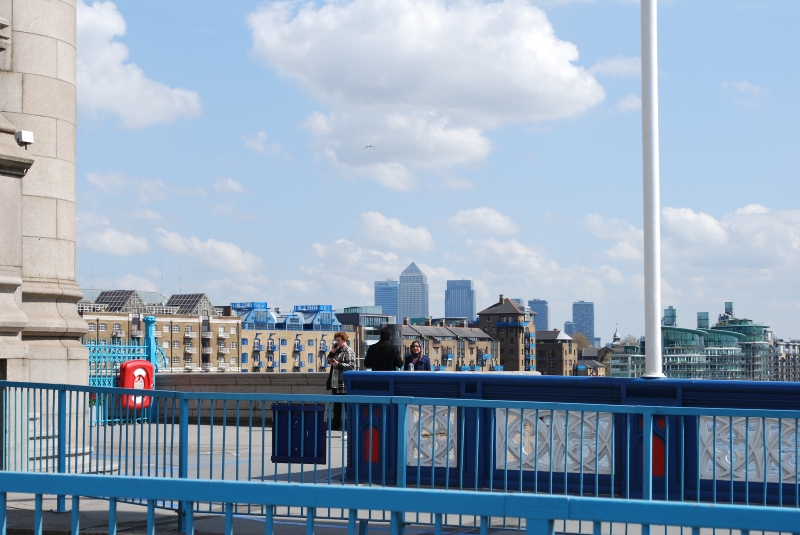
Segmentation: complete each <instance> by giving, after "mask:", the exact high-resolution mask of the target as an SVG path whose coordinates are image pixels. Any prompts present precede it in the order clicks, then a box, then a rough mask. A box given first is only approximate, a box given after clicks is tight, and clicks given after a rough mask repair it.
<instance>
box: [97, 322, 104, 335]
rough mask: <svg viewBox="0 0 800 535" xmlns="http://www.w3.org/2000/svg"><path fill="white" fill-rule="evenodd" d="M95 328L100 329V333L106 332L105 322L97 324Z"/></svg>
mask: <svg viewBox="0 0 800 535" xmlns="http://www.w3.org/2000/svg"><path fill="white" fill-rule="evenodd" d="M97 330H98V331H100V332H101V333H103V332H106V324H105V323H101V324H99V326H98V327H97Z"/></svg>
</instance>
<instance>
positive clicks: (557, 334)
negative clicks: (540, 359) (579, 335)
mask: <svg viewBox="0 0 800 535" xmlns="http://www.w3.org/2000/svg"><path fill="white" fill-rule="evenodd" d="M560 340H572V337H571V336H570V335H568V334H567V333H565V332H564V331H559V330H558V329H556V330H553V331H536V341H537V342H538V341H542V342H556V341H560Z"/></svg>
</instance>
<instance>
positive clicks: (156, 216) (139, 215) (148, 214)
mask: <svg viewBox="0 0 800 535" xmlns="http://www.w3.org/2000/svg"><path fill="white" fill-rule="evenodd" d="M131 216H133V217H135V218H136V219H145V220H147V221H159V220H161V219H164V216H163V215H162V214H160V213H158V212H156V211H155V210H146V209H145V210H136V211H135V212H132V213H131Z"/></svg>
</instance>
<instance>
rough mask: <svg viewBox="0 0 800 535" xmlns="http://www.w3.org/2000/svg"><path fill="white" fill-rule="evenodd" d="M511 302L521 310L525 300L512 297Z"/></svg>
mask: <svg viewBox="0 0 800 535" xmlns="http://www.w3.org/2000/svg"><path fill="white" fill-rule="evenodd" d="M511 300H512V301H514V302H515V303H516V304H518V305H519V306H520V307H523V308H524V307H525V300H524V299H523V298H521V297H512V298H511Z"/></svg>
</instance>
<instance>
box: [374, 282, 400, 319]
mask: <svg viewBox="0 0 800 535" xmlns="http://www.w3.org/2000/svg"><path fill="white" fill-rule="evenodd" d="M399 284H400V283H399V282H397V281H395V280H391V279H386V280H382V281H375V306H379V307H381V313H382V314H387V315H389V316H394V317H395V322H398V323H399V322H400V321H402V320H401V318H400V317H399V314H398V311H397V307H398V303H399V301H400V299H399V290H400V288H399Z"/></svg>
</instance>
